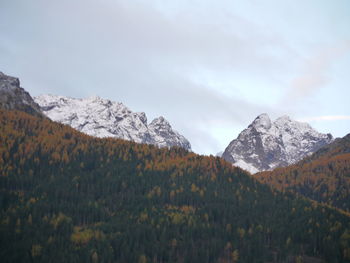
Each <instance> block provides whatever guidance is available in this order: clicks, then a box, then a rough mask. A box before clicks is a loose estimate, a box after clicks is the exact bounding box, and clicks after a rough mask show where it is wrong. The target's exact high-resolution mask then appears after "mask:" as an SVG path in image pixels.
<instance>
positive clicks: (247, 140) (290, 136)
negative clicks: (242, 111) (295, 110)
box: [223, 114, 333, 173]
mask: <svg viewBox="0 0 350 263" xmlns="http://www.w3.org/2000/svg"><path fill="white" fill-rule="evenodd" d="M332 140H333V138H332V136H331V135H330V134H322V133H319V132H317V131H316V130H314V129H313V128H312V127H311V126H310V125H309V124H307V123H303V122H298V121H294V120H292V119H291V118H290V117H289V116H282V117H279V118H278V119H276V120H275V121H274V122H271V120H270V118H269V117H268V115H267V114H261V115H259V116H258V117H257V118H256V119H255V120H254V121H253V122H252V124H250V125H249V126H248V128H247V129H245V130H243V131H242V132H241V133H240V134H239V136H238V138H237V139H235V140H233V141H232V142H231V143H230V144H229V145H228V147H227V148H226V149H225V152H224V154H223V158H225V159H226V160H227V161H230V162H232V163H234V164H235V165H237V166H240V167H241V168H243V169H246V170H248V171H250V172H252V173H255V172H258V171H263V170H270V169H274V168H276V167H280V166H285V165H289V164H292V163H294V162H297V161H299V160H300V159H302V158H304V157H305V156H307V155H309V154H311V153H313V152H315V151H316V150H318V149H319V148H320V147H322V146H323V145H325V144H328V143H330V142H331V141H332Z"/></svg>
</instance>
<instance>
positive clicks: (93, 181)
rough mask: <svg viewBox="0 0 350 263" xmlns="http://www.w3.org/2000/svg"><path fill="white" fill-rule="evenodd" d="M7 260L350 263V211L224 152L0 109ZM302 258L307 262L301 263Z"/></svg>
mask: <svg viewBox="0 0 350 263" xmlns="http://www.w3.org/2000/svg"><path fill="white" fill-rule="evenodd" d="M0 141H1V142H2V143H1V145H0V175H1V176H0V204H1V210H0V248H1V249H0V255H1V260H2V262H93V263H96V262H194V263H196V262H198V263H208V262H252V263H254V262H300V261H303V260H304V259H306V258H309V257H313V260H314V261H313V262H322V260H323V261H325V262H348V260H349V259H350V253H349V252H350V234H349V229H350V220H349V216H348V215H346V214H344V213H339V212H338V211H336V210H334V209H331V208H327V207H324V206H321V205H318V204H317V203H312V202H310V201H308V200H303V199H298V198H295V197H294V196H292V195H288V194H282V193H280V192H278V191H271V190H270V188H269V187H267V186H264V185H262V184H260V183H258V182H257V181H256V180H254V179H253V178H251V177H250V176H249V175H248V174H247V173H245V172H244V171H242V170H241V169H239V168H235V167H232V165H231V164H230V163H227V162H225V161H224V160H223V159H221V158H214V157H204V156H199V155H196V154H194V153H190V152H187V151H185V150H184V149H182V148H176V147H175V148H171V149H170V150H168V149H158V148H157V147H154V146H152V145H145V144H136V143H132V142H128V141H123V140H117V139H110V138H109V139H99V138H94V137H90V136H88V135H85V134H82V133H80V132H78V131H76V130H74V129H72V128H70V127H69V126H66V125H62V124H58V123H55V122H52V121H50V120H48V119H40V118H36V117H34V116H30V115H28V114H26V113H23V112H18V111H4V110H0ZM305 262H306V261H305Z"/></svg>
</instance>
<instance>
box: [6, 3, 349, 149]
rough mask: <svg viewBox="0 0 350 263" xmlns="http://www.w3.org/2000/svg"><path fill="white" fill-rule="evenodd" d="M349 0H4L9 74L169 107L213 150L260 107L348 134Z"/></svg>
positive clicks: (180, 124) (80, 93)
mask: <svg viewBox="0 0 350 263" xmlns="http://www.w3.org/2000/svg"><path fill="white" fill-rule="evenodd" d="M349 14H350V1H348V0H342V1H341V0H332V1H329V0H308V1H305V0H284V1H280V0H274V1H272V0H264V1H262V0H261V1H259V0H241V1H235V0H227V1H226V0H215V1H209V0H208V1H205V0H198V1H197V0H176V1H174V0H172V1H170V0H159V1H156V0H155V1H151V0H125V1H124V0H57V1H56V0H32V1H28V0H0V71H2V72H4V73H5V74H8V75H13V76H16V77H19V78H20V80H21V83H22V87H23V88H25V89H26V90H27V91H29V92H30V93H31V94H32V95H33V96H36V95H39V94H45V93H50V94H57V95H65V96H71V97H78V98H84V97H88V96H92V95H98V96H100V97H103V98H108V99H110V100H114V101H120V102H123V103H124V104H125V105H127V106H128V107H129V108H130V109H131V110H133V111H144V112H146V114H147V116H148V120H149V121H150V120H151V119H153V118H155V117H157V116H159V115H162V116H164V117H165V118H166V119H168V120H169V121H170V123H171V124H172V126H173V128H175V129H176V130H178V131H179V132H180V133H181V134H183V135H184V136H185V137H186V138H188V139H189V141H190V142H191V144H192V148H193V150H194V151H195V152H198V153H204V154H216V153H217V152H219V151H222V150H224V148H225V147H226V146H227V145H228V143H229V142H230V141H231V140H232V139H235V138H236V137H237V135H238V133H239V132H240V131H241V130H242V129H244V128H246V126H247V125H249V123H250V122H251V121H252V120H253V119H254V118H255V117H256V116H257V115H259V114H261V113H268V114H269V115H270V117H271V118H272V119H275V118H277V117H279V116H281V115H285V114H287V115H289V116H291V117H292V118H294V119H297V120H303V121H307V122H309V123H310V124H311V125H312V126H313V127H314V128H316V129H318V130H319V131H321V132H325V133H328V132H330V133H332V134H333V135H334V136H336V137H340V136H344V135H346V134H347V133H350V103H349V98H350V86H349V83H350V29H349V28H350V15H349Z"/></svg>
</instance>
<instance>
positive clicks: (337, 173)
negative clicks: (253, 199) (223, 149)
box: [254, 134, 350, 212]
mask: <svg viewBox="0 0 350 263" xmlns="http://www.w3.org/2000/svg"><path fill="white" fill-rule="evenodd" d="M254 177H255V178H256V179H257V180H259V181H260V182H262V183H265V184H268V185H270V186H273V187H275V188H276V189H278V190H282V191H290V192H293V193H297V194H300V195H303V196H305V197H308V198H310V199H313V200H315V201H318V202H323V203H327V204H329V205H332V206H334V207H337V208H340V209H343V210H346V211H349V212H350V134H348V135H346V136H345V137H344V138H338V139H336V140H334V142H332V143H330V144H328V145H326V146H324V147H322V148H320V149H319V150H318V151H317V152H315V153H314V154H312V155H311V156H309V157H306V158H305V159H303V160H301V161H300V162H298V163H296V164H294V165H291V166H287V167H283V168H278V169H275V170H273V171H268V172H262V173H257V174H255V175H254Z"/></svg>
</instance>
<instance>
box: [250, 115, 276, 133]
mask: <svg viewBox="0 0 350 263" xmlns="http://www.w3.org/2000/svg"><path fill="white" fill-rule="evenodd" d="M250 126H251V127H254V128H255V129H257V130H259V129H265V130H266V129H270V128H271V120H270V117H269V115H267V114H266V113H263V114H260V115H259V116H258V117H256V118H255V120H254V121H253V122H252V124H251V125H250Z"/></svg>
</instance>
